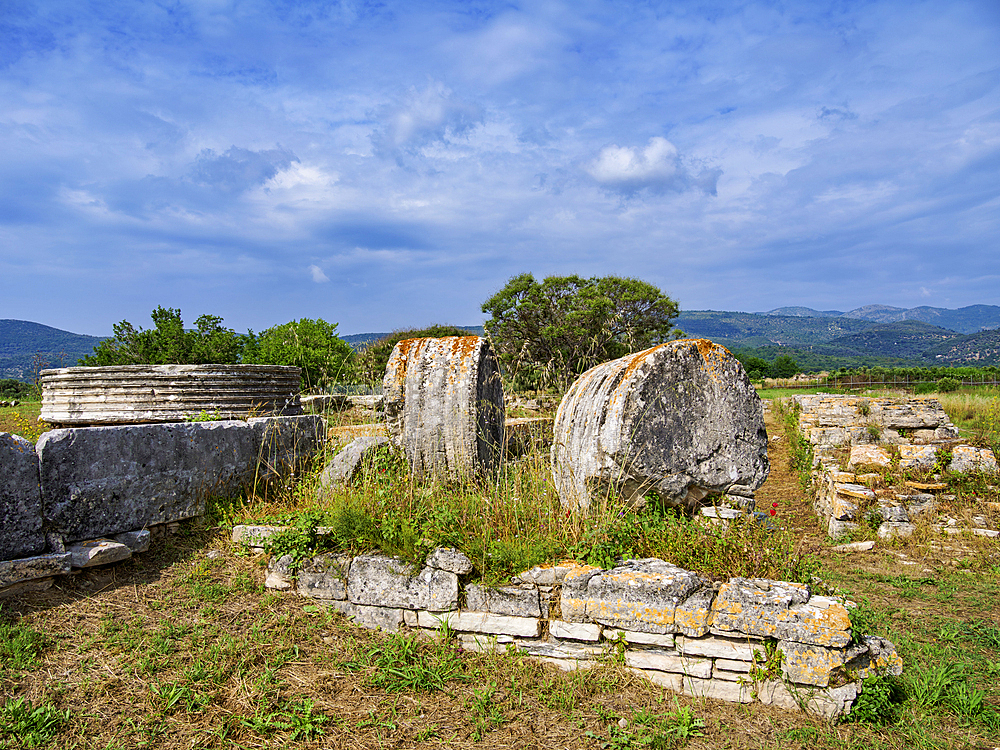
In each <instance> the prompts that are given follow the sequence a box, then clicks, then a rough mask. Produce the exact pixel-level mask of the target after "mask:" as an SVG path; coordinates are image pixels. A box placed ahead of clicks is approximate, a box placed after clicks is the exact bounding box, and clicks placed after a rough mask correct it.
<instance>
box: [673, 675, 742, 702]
mask: <svg viewBox="0 0 1000 750" xmlns="http://www.w3.org/2000/svg"><path fill="white" fill-rule="evenodd" d="M752 688H753V686H752V685H748V684H743V683H740V682H731V681H729V680H706V679H699V678H698V677H695V676H692V675H685V677H684V680H683V681H682V682H681V689H680V692H681V693H683V694H684V695H689V696H691V697H692V698H712V699H714V700H718V701H728V702H730V703H752V702H753V689H752Z"/></svg>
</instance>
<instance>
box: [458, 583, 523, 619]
mask: <svg viewBox="0 0 1000 750" xmlns="http://www.w3.org/2000/svg"><path fill="white" fill-rule="evenodd" d="M465 602H466V608H467V609H469V610H472V611H476V612H492V613H493V614H495V615H511V616H513V617H541V616H542V609H541V606H540V604H539V598H538V589H537V588H535V587H534V586H498V587H496V588H490V587H487V586H480V585H478V584H469V585H468V586H466V587H465Z"/></svg>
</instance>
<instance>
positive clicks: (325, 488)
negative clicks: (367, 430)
mask: <svg viewBox="0 0 1000 750" xmlns="http://www.w3.org/2000/svg"><path fill="white" fill-rule="evenodd" d="M391 443H392V441H391V440H389V438H387V437H380V436H372V435H367V436H362V437H359V438H355V439H354V440H352V441H351V442H350V443H348V444H347V445H345V446H344V447H343V448H341V449H340V450H339V451H338V452H337V454H336V455H335V456H334V457H333V458H331V459H330V462H329V463H328V464H327V465H326V466H325V467H323V471H322V472H321V473H320V475H319V487H317V488H316V495H317V496H318V497H321V496H322V495H324V494H325V493H327V492H329V490H330V488H332V487H336V486H338V485H344V484H348V483H350V481H351V480H352V479H354V477H355V476H357V473H358V471H359V470H360V469H361V467H362V465H364V462H365V461H366V460H371V456H372V455H373V454H374V453H375V452H376V451H377V450H378V449H379V448H381V447H382V446H383V445H390V444H391Z"/></svg>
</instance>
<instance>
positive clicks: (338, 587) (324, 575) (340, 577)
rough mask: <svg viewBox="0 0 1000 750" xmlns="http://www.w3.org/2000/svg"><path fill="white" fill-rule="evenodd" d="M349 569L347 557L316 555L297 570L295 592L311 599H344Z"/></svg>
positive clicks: (348, 558) (349, 564)
mask: <svg viewBox="0 0 1000 750" xmlns="http://www.w3.org/2000/svg"><path fill="white" fill-rule="evenodd" d="M350 567H351V558H350V557H348V556H347V555H336V554H322V555H316V556H315V557H313V558H312V559H311V560H310V561H309V562H308V563H307V564H306V565H303V566H302V568H301V569H300V570H299V575H298V586H297V590H298V592H299V593H300V594H302V596H308V597H310V598H312V599H346V598H347V574H348V571H349V570H350Z"/></svg>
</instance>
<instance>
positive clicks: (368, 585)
mask: <svg viewBox="0 0 1000 750" xmlns="http://www.w3.org/2000/svg"><path fill="white" fill-rule="evenodd" d="M347 595H348V598H349V599H350V600H351V601H352V602H354V603H355V604H365V605H372V606H380V607H401V608H404V609H427V610H432V611H435V612H442V611H446V610H452V609H455V608H456V607H457V606H458V576H456V575H455V574H454V573H450V572H448V571H446V570H438V569H436V568H423V569H422V570H421V571H420V572H419V573H418V574H417V575H412V574H411V573H410V568H409V566H408V565H407V564H406V563H404V562H402V561H400V560H396V559H394V558H391V557H386V556H385V555H359V556H358V557H355V558H354V559H353V560H352V561H351V569H350V572H349V573H348V577H347Z"/></svg>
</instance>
